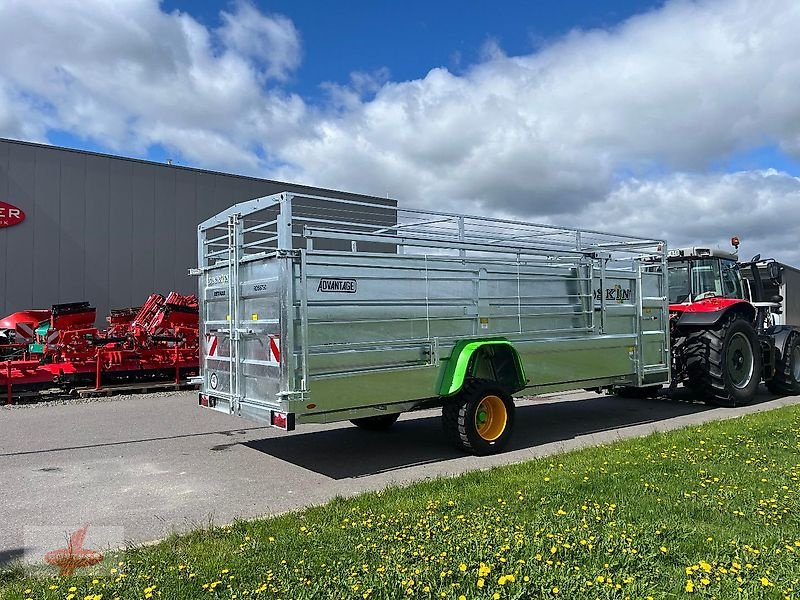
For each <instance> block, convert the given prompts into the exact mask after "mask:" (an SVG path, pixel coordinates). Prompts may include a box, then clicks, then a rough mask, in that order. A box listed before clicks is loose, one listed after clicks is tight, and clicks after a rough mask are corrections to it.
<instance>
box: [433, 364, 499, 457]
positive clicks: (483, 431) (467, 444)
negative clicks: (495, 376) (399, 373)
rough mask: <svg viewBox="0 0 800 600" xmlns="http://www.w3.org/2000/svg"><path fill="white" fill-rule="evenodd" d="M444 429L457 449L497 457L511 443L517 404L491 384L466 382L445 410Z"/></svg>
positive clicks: (474, 380) (477, 381)
mask: <svg viewBox="0 0 800 600" xmlns="http://www.w3.org/2000/svg"><path fill="white" fill-rule="evenodd" d="M442 427H443V430H444V434H445V436H446V437H447V438H448V439H449V440H450V442H451V443H452V444H453V445H455V446H456V448H458V449H460V450H465V451H466V452H471V453H473V454H477V455H479V456H484V455H487V454H496V453H497V452H500V451H502V450H503V449H504V448H505V446H506V444H508V441H509V440H510V439H511V432H512V430H513V428H514V400H513V399H512V398H511V395H510V394H509V393H508V392H506V391H505V390H503V389H502V388H501V387H499V386H498V385H497V384H495V383H494V382H492V381H486V380H482V379H473V380H469V381H466V382H464V386H463V387H462V388H461V391H460V392H459V393H458V395H457V396H456V397H455V398H453V399H452V400H450V401H448V402H446V403H445V405H444V407H443V408H442Z"/></svg>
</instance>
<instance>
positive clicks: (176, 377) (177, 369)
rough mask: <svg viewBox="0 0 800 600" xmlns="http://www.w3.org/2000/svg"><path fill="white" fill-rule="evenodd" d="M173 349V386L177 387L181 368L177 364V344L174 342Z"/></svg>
mask: <svg viewBox="0 0 800 600" xmlns="http://www.w3.org/2000/svg"><path fill="white" fill-rule="evenodd" d="M174 349H175V352H174V353H173V354H174V357H175V385H179V384H180V382H181V367H180V365H179V364H178V343H177V342H175V346H174Z"/></svg>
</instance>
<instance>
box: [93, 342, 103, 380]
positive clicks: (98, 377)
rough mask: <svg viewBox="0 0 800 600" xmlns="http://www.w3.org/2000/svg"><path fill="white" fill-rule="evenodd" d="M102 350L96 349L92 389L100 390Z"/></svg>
mask: <svg viewBox="0 0 800 600" xmlns="http://www.w3.org/2000/svg"><path fill="white" fill-rule="evenodd" d="M101 352H102V348H100V347H98V348H97V356H96V358H95V360H96V363H95V372H94V389H95V390H99V389H100V380H101V369H102V360H103V359H102V357H101Z"/></svg>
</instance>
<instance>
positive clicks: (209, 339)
mask: <svg viewBox="0 0 800 600" xmlns="http://www.w3.org/2000/svg"><path fill="white" fill-rule="evenodd" d="M218 343H219V338H218V337H217V336H215V335H211V334H210V333H207V334H206V344H207V345H208V355H209V356H216V354H217V344H218Z"/></svg>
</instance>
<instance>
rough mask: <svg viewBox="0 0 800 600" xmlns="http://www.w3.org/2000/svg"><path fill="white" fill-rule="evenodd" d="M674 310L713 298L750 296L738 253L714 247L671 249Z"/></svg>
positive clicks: (671, 285)
mask: <svg viewBox="0 0 800 600" xmlns="http://www.w3.org/2000/svg"><path fill="white" fill-rule="evenodd" d="M668 261H669V262H668V269H669V304H670V310H677V311H683V310H685V309H686V308H687V307H686V306H683V305H690V304H693V303H695V302H700V301H703V300H709V299H711V298H729V299H741V300H748V301H749V300H750V296H749V293H748V292H749V288H748V287H747V286H746V285H745V284H744V282H743V278H742V274H741V271H740V269H739V265H738V263H737V257H736V255H735V254H732V253H730V252H726V251H724V250H718V249H714V248H698V247H693V248H679V249H676V250H670V251H669V257H668Z"/></svg>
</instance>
